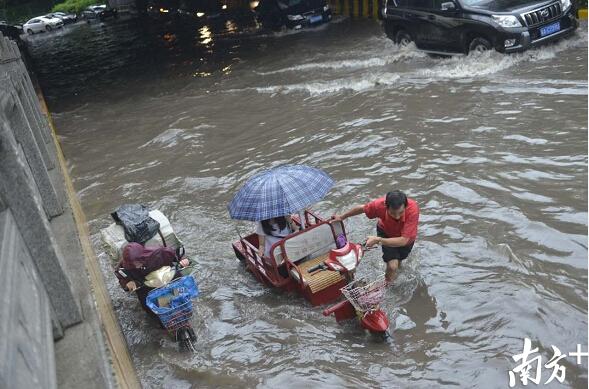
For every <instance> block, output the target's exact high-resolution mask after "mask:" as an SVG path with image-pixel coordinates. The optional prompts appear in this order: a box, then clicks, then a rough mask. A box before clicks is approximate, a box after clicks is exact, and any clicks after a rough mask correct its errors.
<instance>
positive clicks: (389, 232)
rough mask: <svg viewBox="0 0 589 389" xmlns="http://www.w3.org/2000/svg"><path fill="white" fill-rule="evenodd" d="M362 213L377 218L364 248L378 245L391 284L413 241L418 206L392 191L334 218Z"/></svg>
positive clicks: (417, 217) (397, 192) (401, 194)
mask: <svg viewBox="0 0 589 389" xmlns="http://www.w3.org/2000/svg"><path fill="white" fill-rule="evenodd" d="M361 213H363V214H365V215H366V217H367V218H369V219H374V218H378V223H377V225H376V235H377V236H369V237H368V240H367V241H366V246H367V247H372V246H374V245H381V246H382V259H383V260H384V261H385V263H386V264H387V267H386V279H387V281H389V282H390V281H393V280H394V279H395V275H396V273H397V269H398V268H399V265H400V264H401V261H402V260H403V259H405V258H407V256H408V255H409V253H410V252H411V249H412V248H413V243H414V242H415V239H416V238H417V222H418V221H419V206H418V205H417V202H416V201H415V200H413V199H410V198H407V196H406V195H405V193H403V192H401V191H399V190H394V191H392V192H389V193H387V195H386V196H385V197H381V198H379V199H376V200H374V201H371V202H369V203H366V204H364V205H357V206H355V207H353V208H352V209H350V210H349V211H347V212H345V213H344V214H342V215H335V216H334V218H335V220H344V219H346V218H348V217H350V216H355V215H360V214H361Z"/></svg>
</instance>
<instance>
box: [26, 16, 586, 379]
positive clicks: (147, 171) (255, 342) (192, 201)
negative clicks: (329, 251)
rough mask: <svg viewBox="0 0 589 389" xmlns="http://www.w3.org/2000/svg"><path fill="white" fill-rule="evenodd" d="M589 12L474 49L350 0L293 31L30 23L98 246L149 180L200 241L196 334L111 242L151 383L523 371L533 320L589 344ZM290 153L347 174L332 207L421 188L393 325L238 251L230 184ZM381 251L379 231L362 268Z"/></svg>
mask: <svg viewBox="0 0 589 389" xmlns="http://www.w3.org/2000/svg"><path fill="white" fill-rule="evenodd" d="M586 30H587V26H586V24H585V25H583V26H582V27H581V28H580V29H579V32H578V34H577V35H576V36H574V37H573V38H572V39H569V40H565V41H561V42H559V43H557V44H554V45H551V46H549V47H545V48H541V49H536V50H532V51H529V52H526V53H523V54H517V55H511V56H504V55H500V54H497V53H487V54H484V55H480V56H476V57H462V58H453V59H444V58H430V57H428V56H426V55H424V54H422V53H420V52H417V51H416V50H414V49H413V48H404V49H401V48H399V47H397V46H395V45H394V44H392V43H391V42H390V41H389V40H387V39H386V37H385V36H384V35H383V33H382V32H381V29H380V28H379V26H378V25H377V24H375V23H372V22H368V21H355V22H352V21H348V20H338V21H336V22H335V23H332V24H331V25H329V26H324V27H321V28H319V29H317V30H314V31H308V32H299V33H293V34H277V35H269V34H263V33H260V32H257V31H255V28H254V27H252V26H251V25H250V24H248V23H243V24H240V23H237V22H233V21H223V22H219V23H217V24H214V25H208V26H200V27H198V28H194V29H189V30H188V31H185V30H177V31H176V30H174V29H173V28H172V27H171V26H169V25H168V26H165V25H164V26H160V27H154V26H148V27H145V24H141V23H138V22H137V21H134V20H119V21H117V22H114V23H111V24H104V25H77V26H73V27H71V28H69V27H68V28H67V29H65V31H63V32H60V33H57V34H53V35H51V36H50V35H45V36H41V35H40V36H35V37H34V38H32V39H29V47H30V49H31V50H30V51H31V54H32V56H33V58H34V61H35V65H36V68H37V75H38V77H39V79H40V81H41V84H42V86H43V88H44V90H45V93H46V95H47V96H48V99H49V104H50V108H51V110H52V111H53V117H54V119H55V122H56V126H57V128H58V131H59V135H60V139H61V141H62V144H63V149H64V152H65V156H66V158H67V161H68V163H69V167H70V169H71V172H72V176H73V178H74V179H75V187H76V189H77V191H78V194H79V196H80V198H81V202H82V205H83V208H84V210H85V212H86V214H87V216H88V219H89V220H90V227H91V230H92V232H93V239H94V243H95V247H96V250H97V252H99V253H102V251H103V250H102V246H101V243H100V239H99V234H98V231H99V229H100V228H102V227H104V226H106V225H108V224H109V223H110V220H109V216H108V215H109V212H111V211H112V210H113V209H114V208H116V207H117V206H118V205H119V204H121V203H126V202H142V203H145V204H148V205H150V206H152V207H155V208H159V209H161V210H162V211H163V212H164V213H165V214H167V215H168V216H169V217H170V219H171V221H172V223H173V225H174V226H175V228H176V230H177V233H178V234H179V235H180V237H181V238H182V239H183V240H184V242H185V243H186V246H187V251H188V252H189V253H190V254H191V255H192V256H193V257H194V258H196V261H197V263H198V271H197V274H196V276H197V279H198V282H199V284H200V288H201V292H202V294H201V296H200V297H199V298H198V300H197V302H196V314H195V318H194V321H193V324H194V327H195V328H196V332H197V335H198V344H197V353H195V354H194V355H189V354H180V353H178V352H177V348H176V345H175V344H174V343H173V342H172V340H171V339H169V338H168V337H166V336H163V334H162V332H161V331H160V330H158V329H156V328H153V326H152V325H151V323H150V322H147V321H146V320H145V315H144V313H143V312H142V311H141V310H140V308H139V307H138V305H137V303H136V300H135V298H134V297H133V296H129V295H126V294H125V293H124V292H123V291H122V290H120V289H119V288H118V285H117V283H116V282H115V279H114V277H113V276H112V274H111V270H110V263H109V259H108V258H107V257H106V256H105V255H104V254H101V255H100V261H101V266H102V269H103V270H104V275H105V278H106V280H107V283H108V286H109V290H110V293H111V296H112V299H113V302H114V306H115V308H116V310H117V313H118V314H119V317H120V322H121V325H122V327H123V330H124V333H125V335H126V338H127V340H128V343H129V346H130V350H131V353H132V355H133V358H134V361H135V362H136V364H137V369H138V372H139V374H140V376H141V379H142V381H143V383H144V385H145V387H168V388H172V387H173V388H187V387H195V388H196V387H198V388H205V387H211V388H212V387H240V388H241V387H260V388H282V387H289V388H302V387H308V388H310V387H321V388H329V387H338V388H339V387H350V388H357V387H387V388H388V387H402V388H408V387H410V388H435V387H481V388H504V387H505V388H506V387H508V371H509V370H510V369H512V368H514V367H515V366H516V363H515V362H514V361H513V360H512V359H511V356H512V355H514V354H518V353H521V352H522V349H523V339H524V338H526V337H528V338H530V339H531V340H532V343H533V346H534V347H539V349H540V350H539V352H540V355H541V356H542V358H543V363H546V362H548V359H549V358H550V357H551V356H552V347H551V346H552V345H554V346H556V347H558V348H559V349H560V350H561V351H562V352H563V353H568V352H571V351H574V350H575V348H576V345H577V343H580V344H582V345H583V347H584V350H586V346H587V126H586V124H587V33H586ZM285 163H297V164H309V165H312V166H316V167H320V168H322V169H324V170H325V171H326V172H328V173H329V174H330V175H331V176H332V177H333V178H334V179H335V182H336V184H335V187H334V188H333V189H332V191H331V192H330V193H329V195H328V196H327V197H326V198H325V200H324V201H322V202H321V203H319V204H317V206H316V207H315V209H316V210H317V211H319V212H320V213H322V214H323V215H331V214H333V213H335V212H340V211H342V210H344V209H346V208H347V207H350V206H351V205H353V204H356V203H361V202H365V201H367V200H369V199H372V198H375V197H377V196H381V195H383V194H384V193H385V192H387V191H388V190H391V189H394V188H399V189H403V190H405V191H406V192H407V193H408V194H409V195H410V196H412V197H413V198H415V199H416V200H417V201H418V202H419V203H420V205H421V207H422V216H421V223H420V226H419V238H418V243H417V246H416V249H415V250H414V252H413V253H412V255H411V257H410V258H409V259H408V260H407V262H406V263H405V265H404V267H403V270H402V272H401V275H400V278H399V279H398V281H397V283H396V285H395V286H394V287H393V288H392V289H391V290H389V292H388V294H387V297H386V301H385V303H384V309H385V310H386V311H387V312H388V314H389V316H390V317H391V318H392V325H391V330H392V338H391V339H389V341H387V342H382V341H380V340H377V339H373V338H371V337H370V336H369V335H368V334H366V333H364V332H363V331H362V330H360V329H359V328H358V327H357V325H356V323H351V324H349V325H338V324H336V323H335V320H334V319H333V318H332V317H323V316H322V315H321V310H320V309H318V308H313V307H311V306H310V305H309V304H307V303H306V302H305V301H304V300H303V299H302V298H298V297H295V296H292V295H288V294H284V293H278V292H276V291H274V290H270V289H268V288H266V287H264V286H262V285H260V284H259V283H258V282H257V281H256V280H255V279H254V278H253V277H252V276H251V275H250V274H248V273H246V272H245V271H244V269H243V268H242V266H241V265H240V264H239V263H238V262H237V261H236V259H235V257H234V255H233V252H232V250H231V246H230V243H231V242H232V240H234V239H235V238H236V237H237V232H236V228H237V229H239V231H240V232H242V233H244V232H246V231H248V230H249V229H251V226H250V225H248V224H247V223H243V222H241V223H237V222H234V221H232V220H230V219H229V217H228V214H227V210H226V204H227V203H228V202H229V200H230V199H231V197H232V195H233V193H234V192H235V191H236V190H237V189H238V187H239V186H240V185H241V184H242V183H243V182H244V180H245V179H247V178H248V177H250V176H251V175H252V174H254V173H256V172H258V171H260V170H261V169H264V168H268V167H271V166H277V165H280V164H285ZM346 223H347V227H348V229H349V230H350V231H351V233H350V234H351V238H352V239H353V240H357V241H359V240H361V239H363V238H364V237H365V236H366V235H367V234H371V233H373V231H374V224H373V223H372V222H371V221H369V220H366V219H364V218H362V217H356V218H353V219H350V220H348V221H347V222H346ZM382 270H383V266H382V262H381V259H380V258H379V253H378V252H376V251H372V252H370V253H369V254H368V255H367V257H366V258H365V259H364V261H363V263H362V264H361V265H360V269H359V272H360V274H361V275H367V276H376V275H377V274H379V273H380V272H382ZM561 363H562V364H563V365H564V366H565V367H566V379H565V382H564V383H563V384H562V385H560V384H558V383H557V382H556V380H554V381H553V383H552V384H554V383H557V385H556V387H559V386H562V387H575V388H585V387H586V386H587V358H584V359H583V362H582V364H581V365H578V364H577V363H576V360H575V358H573V357H566V358H565V359H563V360H561ZM551 373H552V370H551V369H546V368H544V369H543V372H542V382H544V381H546V380H547V379H548V378H549V376H550V374H551ZM552 384H551V385H552ZM528 385H532V386H534V385H533V384H532V383H529V384H528ZM551 387H554V386H551Z"/></svg>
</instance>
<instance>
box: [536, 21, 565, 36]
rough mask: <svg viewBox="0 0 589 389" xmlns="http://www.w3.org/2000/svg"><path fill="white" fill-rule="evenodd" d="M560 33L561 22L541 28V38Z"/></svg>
mask: <svg viewBox="0 0 589 389" xmlns="http://www.w3.org/2000/svg"><path fill="white" fill-rule="evenodd" d="M558 31H560V22H556V23H552V24H549V25H547V26H544V27H542V28H540V36H546V35H550V34H554V33H555V32H558Z"/></svg>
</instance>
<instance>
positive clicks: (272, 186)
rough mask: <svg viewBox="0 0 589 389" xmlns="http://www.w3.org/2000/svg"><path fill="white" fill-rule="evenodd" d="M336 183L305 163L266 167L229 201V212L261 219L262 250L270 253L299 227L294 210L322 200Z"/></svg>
mask: <svg viewBox="0 0 589 389" xmlns="http://www.w3.org/2000/svg"><path fill="white" fill-rule="evenodd" d="M332 186H333V180H332V179H331V177H329V176H328V175H327V174H326V173H325V172H323V171H322V170H319V169H316V168H312V167H309V166H303V165H285V166H280V167H277V168H273V169H269V170H265V171H262V172H260V173H258V174H256V175H254V176H253V177H252V178H250V179H249V180H248V181H247V182H246V183H245V184H244V185H243V186H242V187H241V188H240V189H239V191H238V192H237V194H236V195H235V197H234V198H233V199H232V200H231V202H230V203H229V206H228V209H229V215H230V216H231V218H233V219H237V220H249V221H254V222H257V228H256V232H257V233H258V235H259V238H260V239H259V240H260V243H259V250H260V253H263V254H264V255H265V256H269V254H270V248H271V247H272V245H273V244H274V243H276V242H278V241H280V240H281V239H283V238H285V237H286V236H287V235H289V234H291V233H293V232H295V231H296V230H297V226H296V224H295V223H294V222H293V220H292V218H291V216H290V215H291V214H294V213H299V215H300V224H301V228H304V227H305V218H304V214H303V211H304V209H305V208H307V207H308V206H310V205H312V204H314V203H316V202H318V201H319V200H321V199H322V198H323V197H324V196H325V195H326V194H327V192H328V191H329V190H330V189H331V187H332Z"/></svg>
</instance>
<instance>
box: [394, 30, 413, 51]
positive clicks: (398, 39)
mask: <svg viewBox="0 0 589 389" xmlns="http://www.w3.org/2000/svg"><path fill="white" fill-rule="evenodd" d="M411 42H413V39H411V35H409V33H408V32H407V31H405V30H399V32H397V35H395V43H396V44H398V45H400V46H401V47H405V46H408V45H409V43H411Z"/></svg>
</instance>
